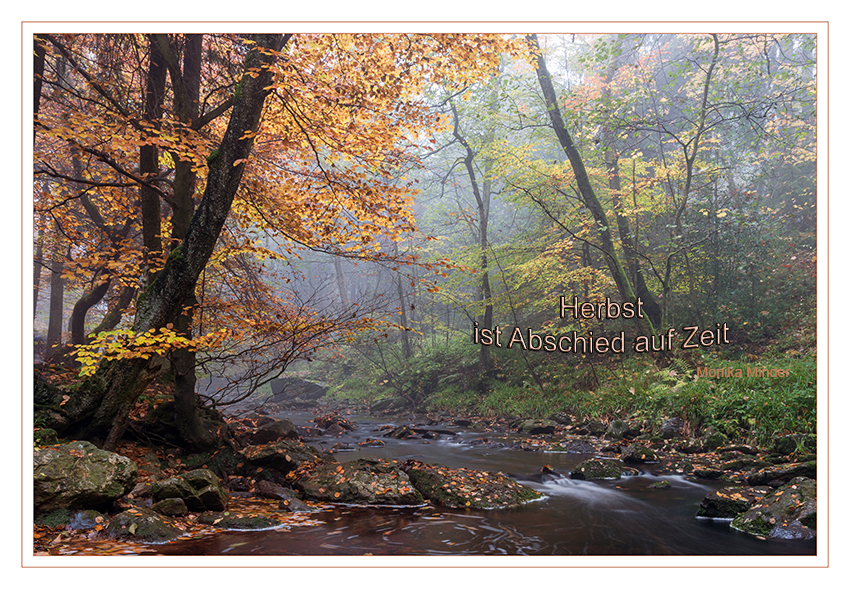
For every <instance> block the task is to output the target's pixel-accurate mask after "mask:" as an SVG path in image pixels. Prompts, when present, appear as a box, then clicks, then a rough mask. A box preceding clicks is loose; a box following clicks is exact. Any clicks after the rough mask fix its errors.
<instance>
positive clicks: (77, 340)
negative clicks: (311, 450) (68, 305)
mask: <svg viewBox="0 0 850 589" xmlns="http://www.w3.org/2000/svg"><path fill="white" fill-rule="evenodd" d="M109 284H110V280H109V279H105V278H104V277H103V276H96V277H95V279H94V284H93V285H92V287H91V288H90V289H89V290H88V291H87V292H86V293H85V294H84V295H83V296H81V297H80V298H79V300H78V301H77V303H76V304H75V305H74V310H73V311H71V319H70V321H69V325H68V328H69V331H70V332H71V343H72V344H74V345H78V344H82V343H85V340H86V314H87V313H88V312H89V309H91V308H92V307H94V306H95V305H96V304H98V303H99V302H100V301H101V300H103V297H105V296H106V293H107V292H109Z"/></svg>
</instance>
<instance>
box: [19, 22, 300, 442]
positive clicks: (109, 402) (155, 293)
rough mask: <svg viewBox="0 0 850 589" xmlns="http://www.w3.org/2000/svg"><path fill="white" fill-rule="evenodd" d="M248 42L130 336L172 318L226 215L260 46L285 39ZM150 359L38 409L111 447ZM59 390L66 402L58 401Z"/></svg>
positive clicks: (242, 154) (248, 135)
mask: <svg viewBox="0 0 850 589" xmlns="http://www.w3.org/2000/svg"><path fill="white" fill-rule="evenodd" d="M251 40H252V41H253V44H252V47H256V48H259V49H260V50H251V51H249V52H248V54H247V55H246V57H245V64H244V68H245V71H246V72H249V71H250V72H251V74H256V77H253V75H244V76H243V77H242V81H241V82H240V83H239V87H238V92H237V95H236V97H235V100H234V103H233V109H232V111H231V115H230V120H229V122H228V125H227V130H226V131H225V133H224V137H223V138H222V140H221V143H220V145H219V147H218V149H217V150H216V151H215V152H213V154H212V155H211V156H210V157H209V174H208V176H207V184H206V189H205V190H204V194H203V197H202V199H201V202H200V205H199V206H198V209H197V211H196V212H195V214H194V215H193V216H192V220H191V222H190V223H189V228H188V231H187V232H186V237H185V239H184V240H183V243H181V244H180V245H179V246H178V247H177V248H176V249H175V250H174V251H173V252H171V254H170V255H169V256H168V259H167V260H166V262H165V266H164V268H163V269H162V271H161V272H160V273H159V274H158V275H157V277H156V279H155V280H154V281H153V283H151V284H150V286H148V287H147V289H145V291H144V292H142V293H140V294H139V297H138V300H137V302H136V318H135V322H134V324H133V330H134V331H135V332H137V333H140V332H145V331H147V330H149V329H159V328H161V327H165V326H166V325H167V324H168V323H175V322H176V321H177V318H178V317H179V316H180V314H181V312H182V310H183V309H182V307H183V302H184V301H185V300H186V298H187V297H189V296H191V295H192V294H193V293H194V291H195V285H196V284H197V281H198V277H199V276H200V275H201V272H202V271H203V269H204V267H205V266H206V264H207V261H208V260H209V258H210V256H211V255H212V252H213V249H214V247H215V244H216V241H217V240H218V236H219V233H220V232H221V229H222V227H223V226H224V222H225V219H226V218H227V215H228V213H229V212H230V207H231V204H232V203H233V198H234V196H235V195H236V191H237V189H238V188H239V184H240V182H241V180H242V173H243V171H244V168H245V162H246V161H247V159H248V157H249V156H250V154H251V148H252V147H253V143H254V139H253V137H254V135H255V133H256V131H257V128H258V126H259V121H260V115H261V113H262V110H263V104H264V103H265V100H266V96H267V95H268V93H269V87H270V86H271V82H272V72H271V71H270V69H269V67H270V66H271V65H272V63H273V62H274V60H275V59H276V57H275V54H274V53H271V52H268V51H262V49H265V48H268V49H272V50H274V51H279V50H280V49H281V48H282V47H283V44H284V42H285V40H284V36H283V35H252V36H251ZM149 363H150V361H149V360H145V359H141V358H133V359H123V360H115V361H112V362H104V363H102V364H101V365H100V367H98V369H97V371H96V372H95V374H93V375H92V376H91V377H89V378H87V379H86V380H84V381H83V382H82V383H81V384H80V386H79V388H78V389H77V390H75V391H68V392H64V391H61V390H60V391H53V392H52V395H50V401H51V402H50V405H51V407H49V408H48V409H47V411H45V412H44V414H45V415H46V416H47V417H49V418H50V422H51V423H54V422H55V423H56V424H57V425H59V426H61V429H62V430H63V431H62V433H63V434H64V435H69V434H70V435H72V436H75V437H79V438H93V437H100V436H103V435H105V434H108V436H107V438H106V442H105V443H104V448H107V449H112V448H114V447H115V446H116V444H117V443H118V441H119V440H120V438H121V436H122V435H123V433H124V430H125V428H126V425H127V416H128V415H129V412H130V409H131V408H132V407H133V404H134V403H135V401H136V399H137V398H138V396H139V394H140V393H141V392H142V391H143V390H144V389H145V387H146V386H147V385H148V383H149V382H150V380H151V379H152V378H153V375H154V373H153V372H152V371H150V370H148V369H147V368H148V365H149ZM62 394H68V396H69V397H70V399H68V400H67V401H65V404H64V405H63V406H60V405H59V403H61V402H62V401H63V399H62V398H61V395H62ZM46 396H48V395H46V394H45V393H41V394H39V393H38V391H37V395H36V397H37V399H36V400H37V402H38V401H39V400H42V402H43V401H44V400H45V397H46Z"/></svg>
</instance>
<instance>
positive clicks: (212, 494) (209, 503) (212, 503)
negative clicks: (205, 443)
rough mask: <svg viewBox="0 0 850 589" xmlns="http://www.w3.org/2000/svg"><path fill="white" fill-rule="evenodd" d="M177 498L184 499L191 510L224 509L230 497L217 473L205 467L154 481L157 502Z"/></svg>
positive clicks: (154, 493) (154, 495) (154, 498)
mask: <svg viewBox="0 0 850 589" xmlns="http://www.w3.org/2000/svg"><path fill="white" fill-rule="evenodd" d="M176 498H179V499H182V500H183V503H185V504H186V508H187V509H188V510H189V511H223V510H224V509H225V508H226V507H227V503H228V499H229V498H228V496H227V491H225V490H224V487H223V486H222V485H221V481H220V480H219V479H218V477H217V476H215V473H214V472H212V471H211V470H207V469H205V468H200V469H198V470H192V471H189V472H187V473H184V474H182V475H180V476H175V477H171V478H169V479H165V480H164V481H158V482H156V483H154V486H153V500H154V501H155V502H157V503H159V502H161V501H163V500H165V499H176Z"/></svg>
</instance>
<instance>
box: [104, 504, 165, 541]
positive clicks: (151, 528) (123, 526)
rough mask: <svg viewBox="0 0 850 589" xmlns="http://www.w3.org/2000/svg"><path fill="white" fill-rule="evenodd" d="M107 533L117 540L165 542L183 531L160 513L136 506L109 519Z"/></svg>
mask: <svg viewBox="0 0 850 589" xmlns="http://www.w3.org/2000/svg"><path fill="white" fill-rule="evenodd" d="M106 535H107V536H109V537H110V538H113V539H115V540H124V541H130V542H142V543H146V544H164V543H166V542H171V541H172V540H176V539H177V538H178V537H180V536H181V535H182V532H181V531H180V530H179V529H178V528H176V527H174V526H173V525H171V524H170V523H169V522H168V521H166V520H165V519H164V518H163V517H162V516H160V515H159V514H158V513H156V512H154V511H151V510H150V509H144V508H141V507H134V508H132V509H128V510H127V511H122V512H121V513H119V514H118V515H116V516H114V517H113V518H112V519H111V520H109V525H108V526H107V527H106Z"/></svg>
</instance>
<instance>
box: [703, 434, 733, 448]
mask: <svg viewBox="0 0 850 589" xmlns="http://www.w3.org/2000/svg"><path fill="white" fill-rule="evenodd" d="M728 444H729V438H727V437H726V436H725V435H723V434H722V433H720V432H718V431H713V432H710V433H708V434H706V435H705V437H703V438H702V449H703V451H704V452H713V451H714V450H717V449H718V448H722V447H723V446H726V445H728Z"/></svg>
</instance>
